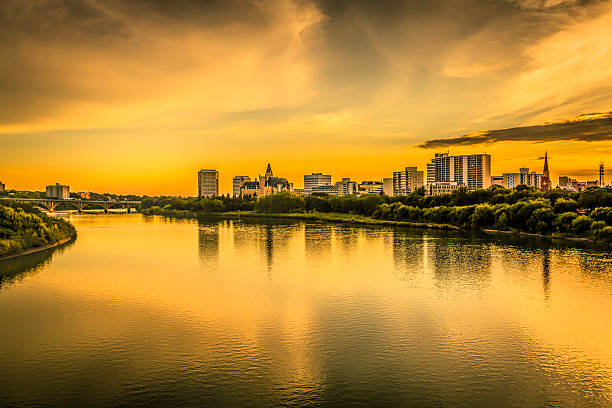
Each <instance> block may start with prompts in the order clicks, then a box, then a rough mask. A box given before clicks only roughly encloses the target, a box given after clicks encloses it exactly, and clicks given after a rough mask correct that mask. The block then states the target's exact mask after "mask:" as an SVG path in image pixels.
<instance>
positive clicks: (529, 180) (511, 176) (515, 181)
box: [502, 167, 543, 188]
mask: <svg viewBox="0 0 612 408" xmlns="http://www.w3.org/2000/svg"><path fill="white" fill-rule="evenodd" d="M542 179H543V175H542V174H537V173H536V172H535V171H532V172H531V173H530V172H529V169H528V168H527V167H522V168H521V169H520V170H519V172H518V173H503V174H502V185H503V186H504V187H506V188H514V187H517V186H529V187H536V188H541V187H542Z"/></svg>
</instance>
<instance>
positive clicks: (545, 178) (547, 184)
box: [540, 152, 552, 190]
mask: <svg viewBox="0 0 612 408" xmlns="http://www.w3.org/2000/svg"><path fill="white" fill-rule="evenodd" d="M540 188H541V189H542V190H550V189H551V188H552V181H551V180H550V173H549V172H548V152H544V170H543V171H542V181H541V182H540Z"/></svg>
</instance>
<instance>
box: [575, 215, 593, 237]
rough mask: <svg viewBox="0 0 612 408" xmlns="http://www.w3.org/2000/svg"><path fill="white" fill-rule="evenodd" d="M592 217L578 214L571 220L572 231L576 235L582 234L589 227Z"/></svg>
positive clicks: (587, 230)
mask: <svg viewBox="0 0 612 408" xmlns="http://www.w3.org/2000/svg"><path fill="white" fill-rule="evenodd" d="M592 223H593V219H592V218H591V217H587V216H586V215H580V216H578V217H576V218H575V219H574V220H573V221H572V232H573V233H574V234H577V235H584V234H586V233H587V232H589V231H590V229H591V224H592Z"/></svg>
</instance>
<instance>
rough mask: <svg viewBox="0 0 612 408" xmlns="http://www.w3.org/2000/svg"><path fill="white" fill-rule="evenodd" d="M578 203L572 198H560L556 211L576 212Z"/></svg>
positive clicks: (556, 203) (556, 204)
mask: <svg viewBox="0 0 612 408" xmlns="http://www.w3.org/2000/svg"><path fill="white" fill-rule="evenodd" d="M577 209H578V204H577V203H576V201H574V200H572V199H565V198H560V199H558V200H557V201H556V202H555V213H557V214H562V213H566V212H576V210H577Z"/></svg>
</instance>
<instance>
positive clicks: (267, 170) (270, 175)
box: [266, 163, 274, 177]
mask: <svg viewBox="0 0 612 408" xmlns="http://www.w3.org/2000/svg"><path fill="white" fill-rule="evenodd" d="M273 176H274V175H273V174H272V166H270V163H268V167H267V168H266V177H273Z"/></svg>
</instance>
